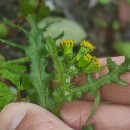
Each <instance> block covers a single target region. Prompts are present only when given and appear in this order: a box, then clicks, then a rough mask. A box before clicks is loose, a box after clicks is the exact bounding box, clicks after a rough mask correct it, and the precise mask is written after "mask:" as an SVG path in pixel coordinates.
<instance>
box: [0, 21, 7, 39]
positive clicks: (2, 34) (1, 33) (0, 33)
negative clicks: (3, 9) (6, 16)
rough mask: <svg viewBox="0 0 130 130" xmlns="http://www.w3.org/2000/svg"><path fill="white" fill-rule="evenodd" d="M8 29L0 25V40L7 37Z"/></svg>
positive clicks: (2, 24)
mask: <svg viewBox="0 0 130 130" xmlns="http://www.w3.org/2000/svg"><path fill="white" fill-rule="evenodd" d="M8 32H9V29H8V27H7V25H5V24H4V23H0V38H4V37H5V36H7V34H8Z"/></svg>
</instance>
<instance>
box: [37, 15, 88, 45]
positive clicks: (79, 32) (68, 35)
mask: <svg viewBox="0 0 130 130" xmlns="http://www.w3.org/2000/svg"><path fill="white" fill-rule="evenodd" d="M52 21H59V22H55V23H53V24H51V25H50V26H49V27H48V28H47V31H46V32H45V33H44V34H43V35H44V37H47V36H51V37H52V38H55V37H57V36H58V35H59V34H61V33H62V32H63V31H64V36H63V38H62V39H73V40H75V42H76V43H79V42H80V41H81V40H83V39H84V38H86V36H87V35H86V32H85V31H84V29H83V28H82V27H81V26H80V25H79V24H78V23H76V22H74V21H72V20H69V19H66V18H60V17H48V18H45V19H43V20H41V21H40V22H39V24H38V26H39V27H40V28H42V27H44V26H46V24H47V23H50V22H52Z"/></svg>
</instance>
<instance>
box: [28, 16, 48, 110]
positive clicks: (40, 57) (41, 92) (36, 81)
mask: <svg viewBox="0 0 130 130" xmlns="http://www.w3.org/2000/svg"><path fill="white" fill-rule="evenodd" d="M27 20H28V22H29V23H30V25H31V31H30V32H29V35H28V36H29V39H28V40H29V41H28V43H29V46H28V47H27V49H26V55H27V56H28V57H29V58H30V60H31V65H30V75H29V76H30V80H31V81H32V84H33V85H34V89H35V92H36V98H37V99H36V101H37V104H39V105H40V106H42V107H44V108H48V107H49V106H48V102H49V101H48V95H49V91H48V87H49V82H45V81H47V80H46V79H47V78H49V74H48V73H46V72H45V67H46V64H47V60H46V58H45V55H44V52H45V51H46V50H45V46H44V44H43V42H42V40H43V36H42V33H43V32H42V29H40V28H38V26H37V24H36V23H35V21H34V18H33V17H32V16H28V17H27Z"/></svg>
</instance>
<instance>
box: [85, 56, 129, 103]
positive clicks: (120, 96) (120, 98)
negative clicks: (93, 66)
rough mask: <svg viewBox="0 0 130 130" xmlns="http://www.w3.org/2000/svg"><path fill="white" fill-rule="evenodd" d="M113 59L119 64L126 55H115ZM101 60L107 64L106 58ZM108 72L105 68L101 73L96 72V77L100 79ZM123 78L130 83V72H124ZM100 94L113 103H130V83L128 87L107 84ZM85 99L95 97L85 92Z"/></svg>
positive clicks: (103, 63)
mask: <svg viewBox="0 0 130 130" xmlns="http://www.w3.org/2000/svg"><path fill="white" fill-rule="evenodd" d="M112 60H113V61H115V62H116V64H118V65H119V64H121V63H122V62H123V61H124V57H123V56H121V57H113V58H112ZM100 61H101V64H102V65H105V64H106V58H102V59H100ZM106 73H108V69H107V68H105V69H103V71H101V72H100V73H96V74H95V75H94V77H95V78H96V79H98V78H100V77H101V76H103V75H105V74H106ZM121 79H122V80H123V81H126V82H128V83H129V84H130V72H128V73H125V74H123V75H122V76H121ZM100 94H101V99H102V100H107V101H111V102H113V103H120V104H130V85H129V86H127V87H122V86H119V85H117V84H109V85H105V86H104V87H102V88H101V89H100ZM83 99H88V100H93V97H92V96H90V95H89V94H85V95H84V96H83Z"/></svg>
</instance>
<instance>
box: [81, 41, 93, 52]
mask: <svg viewBox="0 0 130 130" xmlns="http://www.w3.org/2000/svg"><path fill="white" fill-rule="evenodd" d="M80 45H81V46H83V47H85V48H88V49H89V50H90V51H93V50H94V49H95V46H93V45H92V44H91V43H90V42H88V41H85V40H84V41H82V42H81V43H80Z"/></svg>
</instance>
